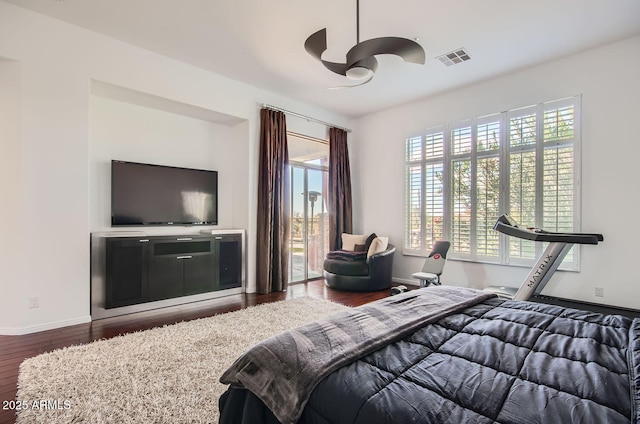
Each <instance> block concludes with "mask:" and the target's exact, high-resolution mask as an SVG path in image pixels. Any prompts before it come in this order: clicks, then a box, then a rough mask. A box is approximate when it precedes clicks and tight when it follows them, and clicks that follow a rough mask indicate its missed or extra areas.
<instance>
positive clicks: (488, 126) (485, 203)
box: [474, 115, 503, 262]
mask: <svg viewBox="0 0 640 424" xmlns="http://www.w3.org/2000/svg"><path fill="white" fill-rule="evenodd" d="M501 127H502V121H501V117H500V115H492V116H487V117H484V118H480V119H478V120H476V143H475V146H476V160H475V162H476V166H475V175H476V176H475V192H476V197H475V208H474V209H475V220H474V223H475V224H474V230H475V232H474V235H475V248H476V249H475V256H476V259H480V260H481V259H485V260H490V261H493V262H495V261H497V260H498V258H499V254H500V234H499V233H498V232H497V231H494V230H493V226H494V224H495V223H496V220H497V219H498V217H499V216H500V154H501V145H502V143H503V140H502V138H503V136H502V131H501Z"/></svg>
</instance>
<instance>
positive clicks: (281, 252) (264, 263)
mask: <svg viewBox="0 0 640 424" xmlns="http://www.w3.org/2000/svg"><path fill="white" fill-rule="evenodd" d="M259 162H260V163H259V165H258V230H257V251H256V256H257V264H256V283H257V290H258V293H262V294H265V293H270V292H273V291H282V290H286V289H287V280H288V273H289V244H288V241H289V225H290V223H289V214H290V212H289V211H290V190H289V169H288V166H289V152H288V148H287V124H286V117H285V114H284V113H282V112H278V111H275V110H269V109H262V110H261V111H260V156H259Z"/></svg>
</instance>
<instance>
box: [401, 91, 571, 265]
mask: <svg viewBox="0 0 640 424" xmlns="http://www.w3.org/2000/svg"><path fill="white" fill-rule="evenodd" d="M581 103H582V102H581V95H576V96H572V97H567V98H563V99H559V100H553V101H549V102H544V103H539V104H536V105H533V106H527V107H522V108H517V109H512V110H509V111H503V112H499V113H493V114H489V115H484V116H481V117H477V118H473V119H466V120H462V121H458V122H454V123H450V124H445V125H438V126H435V127H431V128H428V129H426V130H425V131H423V132H422V134H421V135H413V136H410V137H407V138H406V139H405V143H404V148H405V187H404V193H405V211H404V240H403V249H402V253H403V255H409V256H422V257H424V256H428V254H429V253H430V251H431V245H432V243H433V241H435V240H436V239H445V240H450V241H452V249H451V250H450V252H449V255H448V259H454V260H462V261H471V262H478V263H491V264H500V265H513V266H532V265H533V264H534V263H535V260H536V259H537V258H538V257H539V256H540V254H541V253H542V251H543V250H544V247H545V246H544V245H543V244H542V243H535V244H534V248H533V253H534V254H533V257H532V258H518V257H513V256H512V255H510V250H509V249H510V248H511V243H512V242H515V241H511V240H510V237H508V236H507V235H505V234H498V235H497V246H498V247H497V249H498V251H497V254H496V255H495V256H493V255H483V254H480V253H479V250H480V249H479V246H478V236H479V235H480V236H481V234H480V232H479V231H478V228H479V227H478V219H479V217H480V215H479V210H478V207H479V203H478V202H479V193H478V190H479V189H480V187H479V185H478V177H479V172H478V166H479V160H483V159H485V158H495V159H497V161H495V162H494V164H496V165H495V166H497V167H498V181H497V185H498V187H499V191H498V193H499V195H498V200H497V203H498V213H497V214H496V217H497V216H500V215H501V214H503V213H508V211H509V209H510V198H511V197H510V196H511V193H510V191H511V186H510V184H511V175H510V174H511V172H510V171H511V161H512V159H513V157H512V154H517V152H534V155H535V159H534V160H535V180H534V181H535V198H534V203H535V208H534V209H535V211H534V214H535V223H534V226H535V227H538V228H544V212H545V209H544V208H545V203H544V202H545V197H544V196H543V195H544V190H543V189H544V178H545V174H544V171H545V163H546V162H545V159H546V157H545V152H547V153H548V152H549V151H550V150H553V149H561V148H562V147H566V146H571V147H572V153H573V155H572V159H571V161H572V162H571V165H572V168H571V170H572V182H571V184H572V186H571V187H572V191H573V196H572V205H571V208H572V211H573V216H572V227H573V228H572V229H571V231H573V232H578V231H580V228H581V171H582V168H581V153H582V150H581V145H582V141H581V140H582V134H581V112H582V111H581ZM566 107H573V126H572V134H573V136H572V137H565V138H562V137H560V138H553V137H552V138H550V139H549V138H547V139H545V136H546V134H545V133H544V130H545V118H546V116H547V115H546V113H547V112H549V111H554V110H555V111H558V113H560V112H559V111H560V110H561V109H563V108H566ZM528 112H532V113H533V115H534V117H535V127H534V129H532V128H529V129H530V130H531V131H532V132H530V133H527V134H528V135H531V134H534V137H535V141H534V142H533V143H532V144H530V145H518V146H511V141H512V134H511V120H512V119H514V118H517V117H520V116H525V115H526V114H527V113H528ZM495 122H499V126H498V136H497V141H498V148H497V149H480V150H479V148H478V147H479V146H478V142H479V139H478V128H479V127H480V126H482V125H487V124H491V123H495ZM466 128H470V134H471V147H470V151H466V152H460V151H458V152H455V153H454V149H453V147H454V146H453V144H452V143H453V142H452V134H453V132H454V131H456V130H461V129H466ZM492 128H495V127H492ZM556 130H558V131H559V129H558V128H557V127H556ZM440 133H441V134H442V155H440V156H437V157H426V152H427V142H426V140H427V139H428V138H431V137H433V136H434V135H435V134H440ZM558 134H559V133H558ZM410 141H411V142H412V143H413V144H411V145H410V144H409V143H410ZM417 142H419V149H420V154H419V155H416V154H415V153H416V151H415V149H416V143H417ZM560 153H561V152H559V153H558V155H559V154H560ZM461 160H465V161H466V160H469V161H470V163H469V171H468V172H469V173H470V174H469V179H468V181H469V189H468V191H467V192H466V193H464V195H465V196H466V197H467V200H466V201H467V202H468V204H469V210H470V212H469V213H470V215H471V216H470V218H469V223H468V231H469V243H470V249H469V252H462V251H458V250H456V248H455V243H453V242H454V237H453V236H454V234H453V227H452V225H453V224H454V222H453V221H454V218H455V217H454V212H455V211H454V210H453V209H454V198H453V193H452V190H453V182H452V176H453V173H454V170H453V165H454V162H456V161H461ZM438 164H442V177H441V178H442V182H441V187H442V203H443V205H442V213H443V217H442V225H443V228H442V232H441V234H435V235H434V237H433V238H432V237H431V234H427V232H429V231H428V229H427V226H426V224H427V222H426V220H427V217H426V213H425V205H426V197H427V189H428V187H427V183H428V182H427V181H426V180H427V178H425V175H426V174H425V169H426V167H427V166H429V165H431V166H435V165H438ZM410 169H412V170H413V171H414V172H416V174H414V175H413V176H414V177H415V176H416V175H417V178H414V180H411V181H409V178H410V174H409V170H410ZM417 169H419V173H418V172H417ZM494 175H495V174H494ZM548 175H549V174H547V177H548ZM558 179H559V177H558V175H557V174H556V176H555V181H559V180H558ZM416 180H419V185H420V194H419V204H416V203H415V201H416V199H417V198H416V193H415V190H416V184H415V183H416ZM483 181H486V179H485V180H483ZM412 182H413V185H411V186H410V183H412ZM493 184H494V185H495V184H496V182H495V180H494V183H493ZM412 189H413V191H412ZM560 190H561V187H558V188H557V189H556V192H559V191H560ZM412 195H413V196H412ZM412 201H413V202H412ZM494 202H495V198H494ZM494 204H495V203H494ZM485 205H488V206H487V207H485V208H484V210H483V213H484V215H483V217H484V218H485V219H486V217H487V216H489V215H490V212H489V206H490V205H489V203H488V202H487V203H485ZM556 207H558V206H557V205H556ZM416 208H419V216H420V220H419V222H420V224H419V225H420V229H419V240H418V241H417V243H416V241H415V240H416V235H415V233H416V230H415V224H417V221H416V220H415V213H416ZM411 211H413V213H414V221H412V222H409V219H410V214H411ZM521 224H522V225H531V223H528V222H521ZM483 228H484V227H483ZM547 229H549V230H553V229H550V228H547ZM489 231H491V230H489ZM566 231H568V230H566ZM487 234H488V233H487ZM481 238H482V237H481ZM485 241H486V244H485V246H490V247H487V248H486V249H485V252H486V251H487V250H493V251H495V247H494V246H495V241H491V242H490V240H489V238H488V237H485ZM416 245H417V247H416ZM560 269H563V270H572V271H579V270H580V249H579V246H578V247H577V248H576V247H575V246H574V248H573V249H572V250H571V252H570V253H569V255H567V259H565V261H564V262H563V263H562V265H561V266H560Z"/></svg>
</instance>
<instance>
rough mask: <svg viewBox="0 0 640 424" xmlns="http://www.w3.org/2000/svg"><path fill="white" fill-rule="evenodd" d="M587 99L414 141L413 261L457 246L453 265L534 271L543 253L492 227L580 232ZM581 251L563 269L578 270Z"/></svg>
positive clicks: (409, 154)
mask: <svg viewBox="0 0 640 424" xmlns="http://www.w3.org/2000/svg"><path fill="white" fill-rule="evenodd" d="M579 108H580V97H579V96H576V97H571V98H567V99H562V100H557V101H552V102H547V103H542V104H539V105H535V106H530V107H526V108H520V109H515V110H511V111H507V112H501V113H497V114H494V115H488V116H484V117H479V118H475V119H472V120H469V121H465V122H461V123H457V124H451V125H444V126H441V127H438V128H434V129H431V130H428V131H426V132H425V133H424V134H423V135H421V136H416V137H411V138H407V139H406V140H405V147H406V156H405V159H406V161H405V165H406V186H405V194H406V204H405V242H404V252H405V253H406V254H418V255H426V254H428V253H429V252H430V250H431V246H432V245H433V242H434V241H436V240H442V239H446V240H449V241H451V243H452V246H451V251H450V252H451V253H450V257H451V258H452V259H456V258H457V259H464V260H472V261H479V262H492V263H503V264H515V265H531V264H532V263H533V261H534V260H535V258H537V257H538V256H539V255H540V254H541V252H542V250H543V248H544V246H542V245H538V244H536V243H533V242H529V241H526V240H521V239H517V238H513V237H507V236H504V235H501V234H499V233H498V232H496V231H495V230H493V225H494V224H495V222H496V220H497V219H498V217H499V216H500V215H501V214H503V213H508V214H510V215H511V216H512V217H513V218H514V219H515V220H516V221H517V222H519V223H520V224H521V225H523V226H526V227H537V228H543V229H545V230H548V231H562V232H575V231H579V228H578V227H579V204H578V199H579V195H578V194H579V191H578V190H579V187H578V181H579V180H578V176H579V161H578V157H579V156H578V152H579V146H580V138H579V133H580V131H579V126H578V122H579V112H580V109H579ZM578 258H579V255H578V252H577V250H575V248H574V250H573V251H571V252H569V254H568V255H567V257H566V258H565V261H564V262H563V268H565V269H578Z"/></svg>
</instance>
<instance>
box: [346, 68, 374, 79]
mask: <svg viewBox="0 0 640 424" xmlns="http://www.w3.org/2000/svg"><path fill="white" fill-rule="evenodd" d="M372 73H373V71H372V70H371V69H369V68H365V67H364V66H354V67H352V68H349V69H347V72H346V75H347V78H349V79H351V80H363V79H365V78H369V77H370V76H371V74H372Z"/></svg>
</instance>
